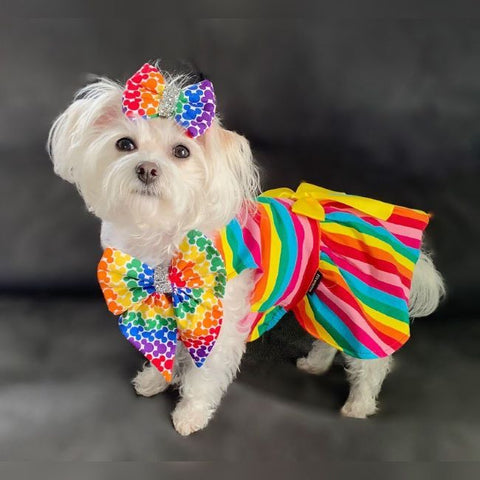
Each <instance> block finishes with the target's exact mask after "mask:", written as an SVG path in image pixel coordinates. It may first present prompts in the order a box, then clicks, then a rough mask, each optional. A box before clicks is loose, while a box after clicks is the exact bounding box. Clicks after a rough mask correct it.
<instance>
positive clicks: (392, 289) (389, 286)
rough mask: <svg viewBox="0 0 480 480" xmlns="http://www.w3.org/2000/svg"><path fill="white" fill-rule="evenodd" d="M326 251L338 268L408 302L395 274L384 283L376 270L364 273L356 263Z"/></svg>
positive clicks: (370, 269)
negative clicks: (376, 273)
mask: <svg viewBox="0 0 480 480" xmlns="http://www.w3.org/2000/svg"><path fill="white" fill-rule="evenodd" d="M324 251H325V253H328V256H329V257H330V258H331V259H332V260H333V261H334V262H335V264H336V265H337V267H339V268H342V269H343V270H346V271H347V272H349V273H351V274H352V275H353V276H355V277H357V278H358V279H359V280H361V281H362V282H364V283H366V284H367V285H369V286H370V287H373V288H376V289H378V290H381V291H382V292H385V293H388V294H390V295H393V296H394V297H397V298H401V299H403V300H408V298H407V296H406V292H405V290H404V289H403V288H402V287H401V286H400V285H402V286H403V284H402V282H401V281H400V279H399V278H398V277H397V276H395V275H393V274H389V275H390V276H391V278H390V281H389V282H385V281H382V280H380V279H379V278H377V276H376V275H375V269H374V268H368V270H367V271H364V270H363V271H362V270H360V269H359V268H357V267H356V266H355V264H354V262H351V261H350V259H348V260H345V259H344V258H343V257H341V256H340V255H337V254H336V253H335V252H333V251H332V250H331V249H328V252H327V250H326V249H325V250H324ZM364 265H366V264H364ZM377 271H378V270H377ZM382 273H383V272H382Z"/></svg>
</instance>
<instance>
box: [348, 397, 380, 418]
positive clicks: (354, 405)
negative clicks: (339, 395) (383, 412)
mask: <svg viewBox="0 0 480 480" xmlns="http://www.w3.org/2000/svg"><path fill="white" fill-rule="evenodd" d="M376 411H377V407H376V404H375V401H373V402H366V403H364V402H358V401H349V400H347V402H346V403H345V405H344V406H343V407H342V409H341V410H340V413H341V414H342V415H343V416H344V417H349V418H367V417H369V416H370V415H373V414H374V413H375V412H376Z"/></svg>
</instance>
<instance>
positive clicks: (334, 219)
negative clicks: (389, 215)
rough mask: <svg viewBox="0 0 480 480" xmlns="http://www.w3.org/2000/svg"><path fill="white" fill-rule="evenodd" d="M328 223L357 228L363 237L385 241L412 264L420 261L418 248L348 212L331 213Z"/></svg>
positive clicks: (383, 228)
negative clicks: (368, 236)
mask: <svg viewBox="0 0 480 480" xmlns="http://www.w3.org/2000/svg"><path fill="white" fill-rule="evenodd" d="M326 221H328V222H329V223H330V222H331V223H339V224H340V225H345V226H347V227H351V228H355V229H356V230H357V231H358V232H359V233H360V234H361V235H371V236H373V237H375V238H378V239H379V240H383V241H384V242H385V243H387V244H388V245H391V246H392V248H393V249H394V250H395V251H396V252H398V253H399V254H400V255H402V256H404V257H406V258H408V259H409V260H410V261H412V262H416V261H417V259H418V255H419V251H418V248H413V247H409V246H407V245H405V244H404V243H403V242H401V241H400V240H399V239H398V238H397V237H395V235H393V234H391V233H390V232H389V231H388V230H387V229H386V228H385V227H383V226H375V225H372V224H371V223H368V222H366V221H365V220H363V219H362V218H360V217H357V216H356V215H354V214H352V213H347V212H335V213H329V214H328V215H327V217H326Z"/></svg>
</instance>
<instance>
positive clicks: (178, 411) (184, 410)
mask: <svg viewBox="0 0 480 480" xmlns="http://www.w3.org/2000/svg"><path fill="white" fill-rule="evenodd" d="M212 414H213V412H212V410H211V409H209V408H207V407H205V406H203V405H199V404H198V403H195V402H190V401H188V400H181V401H180V402H179V404H178V405H177V406H176V408H175V410H174V411H173V413H172V420H173V426H174V427H175V430H176V431H177V432H178V433H179V434H180V435H183V436H187V435H190V434H191V433H194V432H197V431H198V430H202V429H203V428H205V427H206V426H207V424H208V422H209V420H210V418H211V417H212Z"/></svg>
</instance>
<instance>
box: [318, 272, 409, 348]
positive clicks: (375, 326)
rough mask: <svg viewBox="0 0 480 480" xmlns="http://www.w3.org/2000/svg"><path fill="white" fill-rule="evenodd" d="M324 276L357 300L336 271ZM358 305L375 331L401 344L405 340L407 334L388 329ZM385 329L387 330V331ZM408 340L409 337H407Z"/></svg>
mask: <svg viewBox="0 0 480 480" xmlns="http://www.w3.org/2000/svg"><path fill="white" fill-rule="evenodd" d="M321 272H322V274H323V278H324V281H325V282H326V281H330V282H332V283H333V285H338V286H340V287H342V288H343V289H344V290H346V291H347V292H349V294H350V295H351V296H352V297H353V298H356V297H355V295H354V294H353V293H352V291H351V290H350V287H349V286H348V285H347V283H346V282H345V279H344V278H343V277H342V276H341V275H340V273H338V272H336V271H333V270H321ZM325 284H326V283H325ZM356 305H357V306H358V308H359V309H360V310H361V312H362V315H363V316H364V317H365V319H366V320H367V322H368V323H369V324H370V326H371V327H372V329H373V331H376V330H379V331H381V332H383V333H385V334H386V335H388V336H389V337H391V338H393V339H394V340H397V341H399V342H401V340H402V339H404V338H405V334H404V333H402V332H399V331H398V330H396V329H394V328H391V327H388V326H386V325H384V324H383V323H381V322H379V321H378V320H375V319H374V318H373V317H372V316H371V315H370V314H369V313H368V312H366V311H365V310H364V309H363V308H362V304H361V302H360V301H357V302H356ZM379 325H381V327H379ZM383 329H386V330H385V331H384V330H383ZM407 338H408V337H407Z"/></svg>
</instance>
